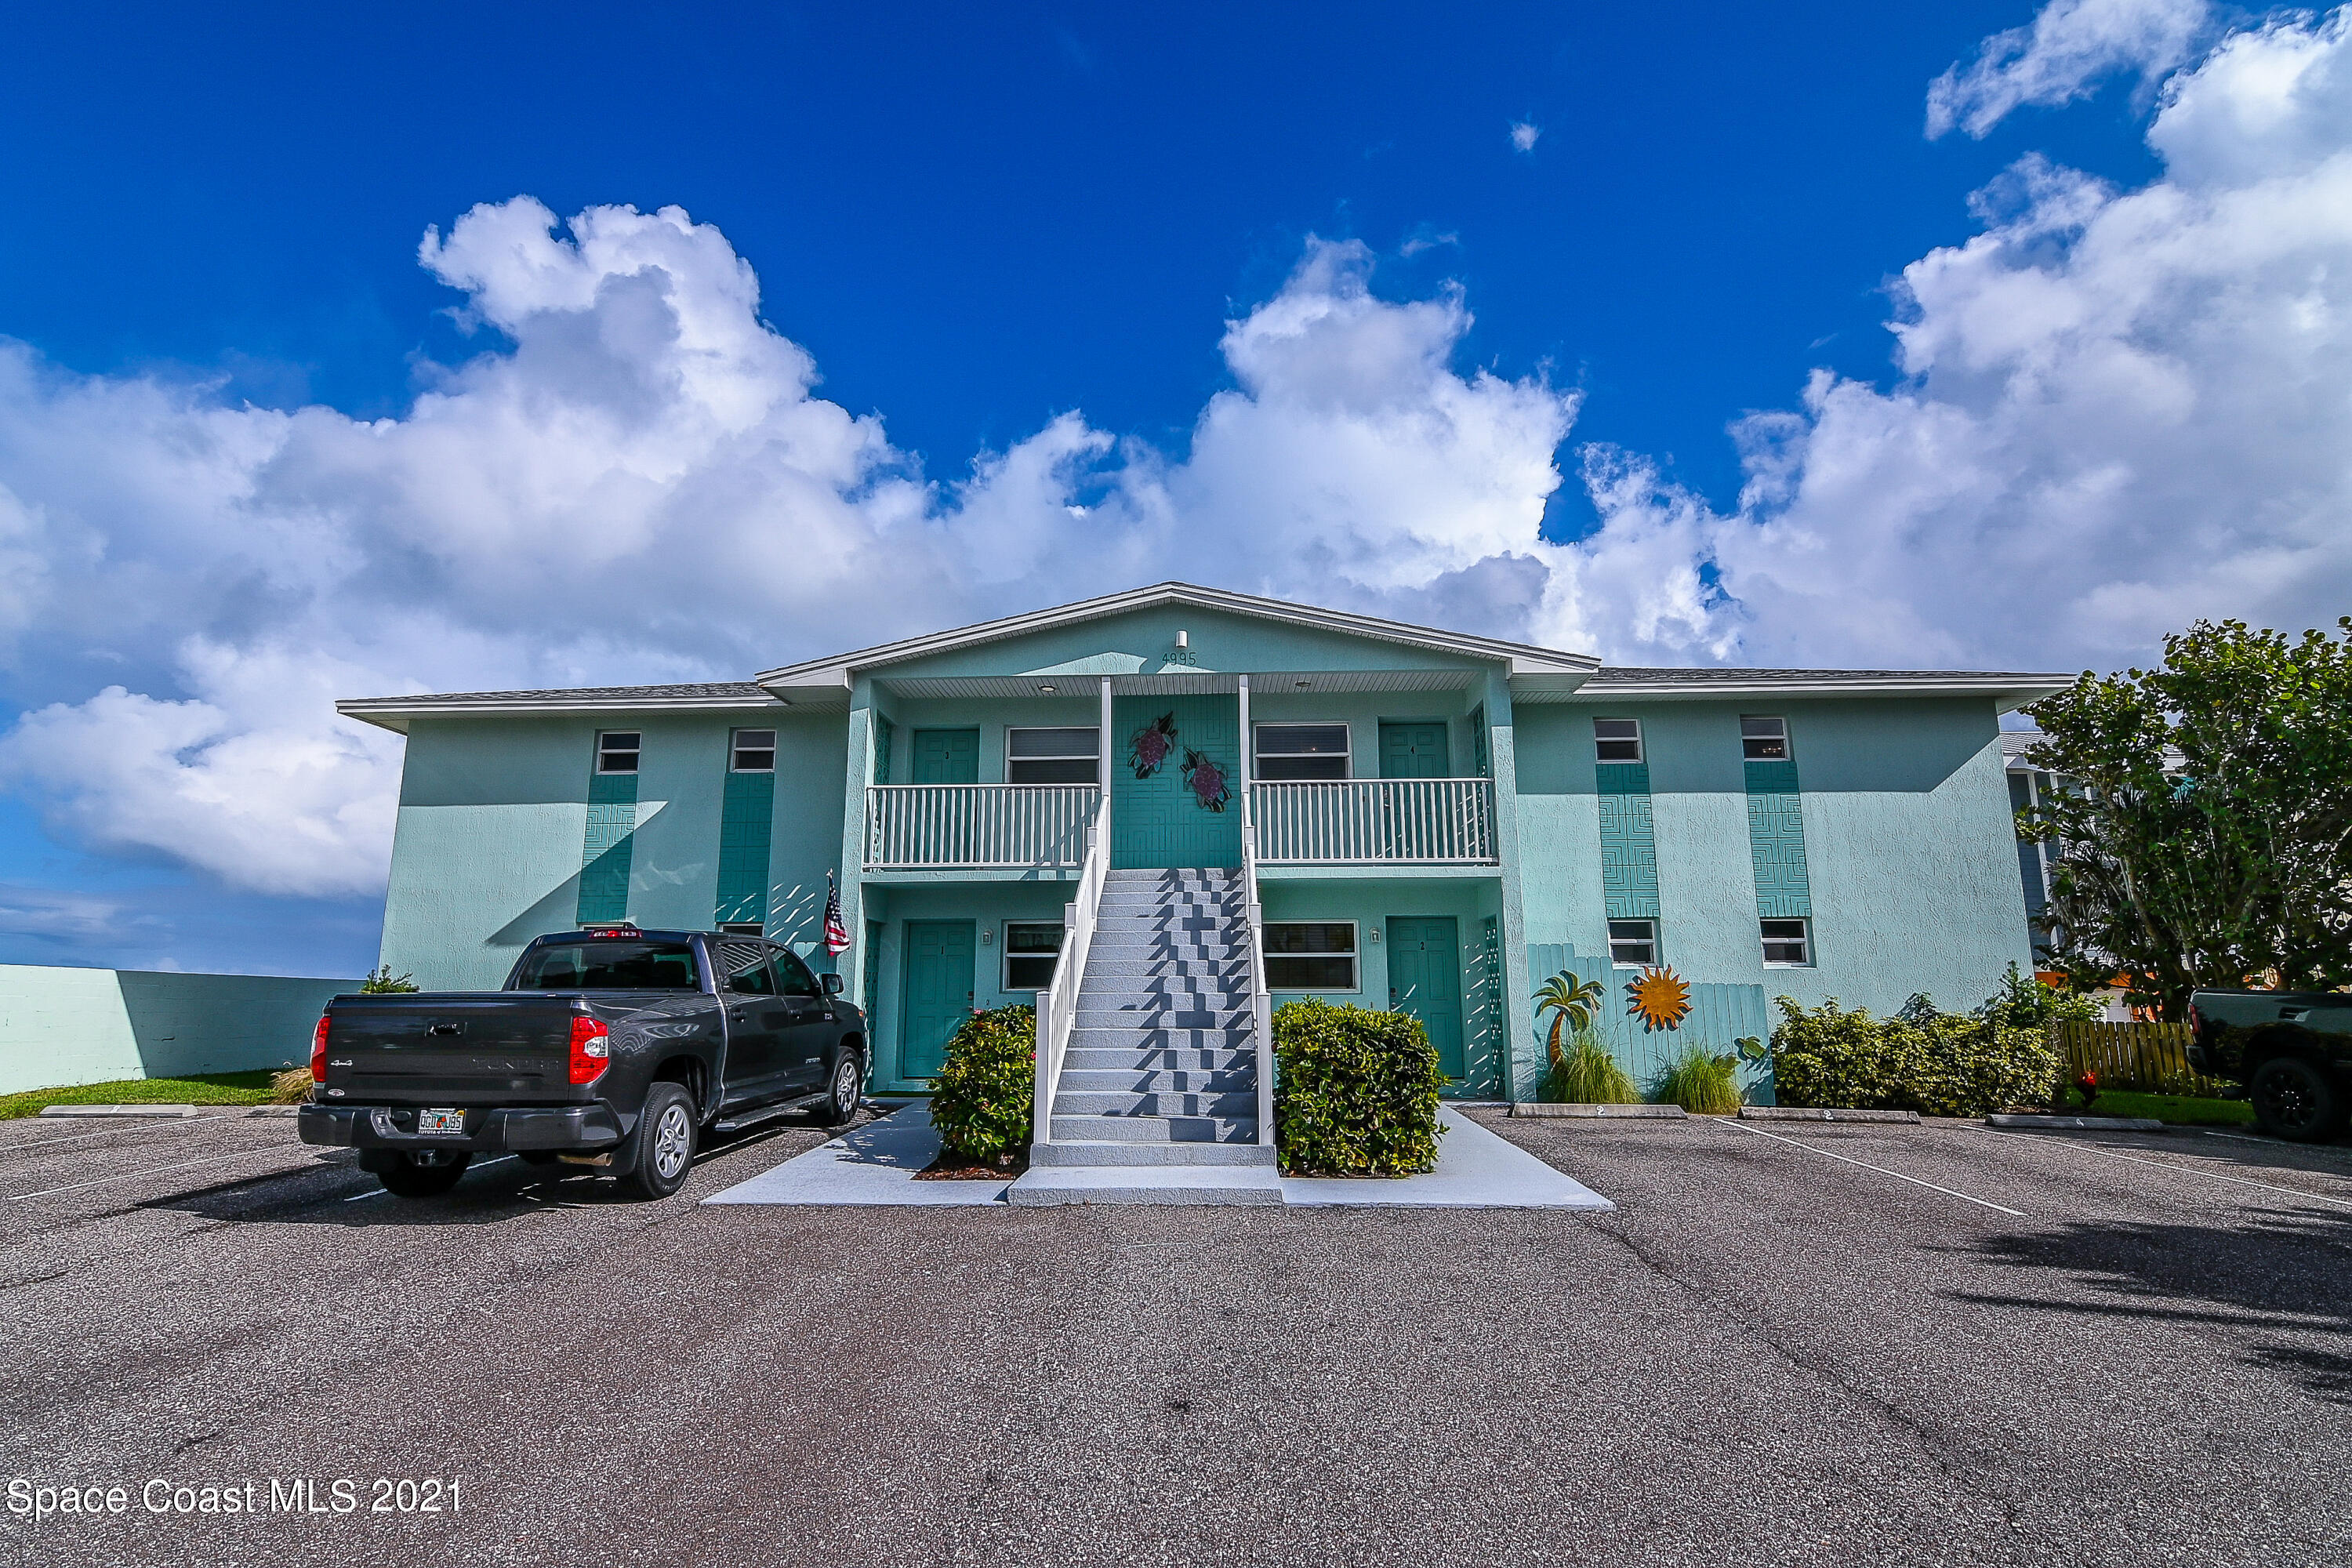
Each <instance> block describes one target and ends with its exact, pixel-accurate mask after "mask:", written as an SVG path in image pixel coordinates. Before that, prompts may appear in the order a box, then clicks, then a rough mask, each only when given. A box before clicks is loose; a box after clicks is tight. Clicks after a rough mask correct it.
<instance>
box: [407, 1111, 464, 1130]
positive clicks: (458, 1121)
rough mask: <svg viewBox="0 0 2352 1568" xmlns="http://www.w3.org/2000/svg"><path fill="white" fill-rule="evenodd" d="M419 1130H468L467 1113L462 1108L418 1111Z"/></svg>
mask: <svg viewBox="0 0 2352 1568" xmlns="http://www.w3.org/2000/svg"><path fill="white" fill-rule="evenodd" d="M416 1130H417V1131H419V1132H458V1133H462V1132H464V1131H466V1113H465V1112H464V1111H462V1110H420V1111H418V1112H417V1113H416Z"/></svg>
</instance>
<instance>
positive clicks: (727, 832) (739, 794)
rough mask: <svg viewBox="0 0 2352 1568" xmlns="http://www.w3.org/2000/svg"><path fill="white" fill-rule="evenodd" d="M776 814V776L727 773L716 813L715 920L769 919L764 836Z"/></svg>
mask: <svg viewBox="0 0 2352 1568" xmlns="http://www.w3.org/2000/svg"><path fill="white" fill-rule="evenodd" d="M775 819H776V775H775V774H773V773H729V774H728V775H727V793H726V797H725V800H724V801H723V803H722V804H721V805H720V807H719V900H718V908H717V910H716V911H715V912H714V913H713V914H712V916H711V923H712V924H714V925H729V924H734V923H738V922H740V923H744V924H749V923H750V922H751V921H759V922H760V923H761V925H765V924H766V923H767V920H768V835H769V830H770V827H771V826H772V824H773V823H774V821H775Z"/></svg>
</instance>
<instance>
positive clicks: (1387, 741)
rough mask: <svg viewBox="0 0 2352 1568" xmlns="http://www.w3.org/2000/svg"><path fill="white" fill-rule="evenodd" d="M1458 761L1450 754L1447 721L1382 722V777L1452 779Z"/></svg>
mask: <svg viewBox="0 0 2352 1568" xmlns="http://www.w3.org/2000/svg"><path fill="white" fill-rule="evenodd" d="M1453 776H1454V762H1453V759H1452V758H1451V757H1449V756H1448V755H1447V754H1446V747H1445V726H1444V725H1443V724H1382V725H1381V777H1382V778H1384V779H1450V778H1452V777H1453Z"/></svg>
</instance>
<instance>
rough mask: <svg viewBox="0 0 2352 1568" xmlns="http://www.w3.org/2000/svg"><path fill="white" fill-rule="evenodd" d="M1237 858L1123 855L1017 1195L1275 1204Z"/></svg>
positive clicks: (1041, 1199) (1277, 1194)
mask: <svg viewBox="0 0 2352 1568" xmlns="http://www.w3.org/2000/svg"><path fill="white" fill-rule="evenodd" d="M1242 898H1243V893H1242V878H1241V873H1239V872H1238V871H1224V870H1215V869H1211V870H1167V871H1113V872H1111V873H1110V875H1109V879H1108V881H1107V882H1106V883H1105V884H1104V887H1103V897H1102V909H1101V914H1100V917H1099V919H1098V921H1097V924H1096V926H1095V935H1094V946H1093V951H1092V952H1090V953H1088V955H1087V968H1086V973H1085V974H1084V975H1083V976H1081V977H1080V980H1079V984H1078V999H1077V1020H1076V1025H1075V1026H1074V1027H1073V1029H1072V1031H1071V1035H1070V1047H1069V1051H1068V1054H1067V1055H1066V1056H1065V1058H1063V1062H1062V1076H1061V1079H1060V1080H1059V1082H1058V1083H1057V1085H1056V1086H1055V1099H1054V1124H1053V1128H1052V1141H1051V1142H1044V1143H1038V1144H1035V1145H1034V1146H1033V1147H1032V1148H1031V1150H1030V1154H1029V1162H1030V1164H1029V1171H1028V1173H1026V1174H1025V1175H1024V1176H1023V1177H1022V1178H1021V1179H1020V1180H1019V1181H1017V1182H1015V1183H1014V1184H1013V1186H1012V1189H1011V1190H1010V1192H1008V1193H1007V1194H1006V1197H1007V1200H1008V1201H1009V1202H1012V1203H1014V1204H1020V1205H1041V1204H1073V1203H1162V1204H1279V1203H1280V1202H1282V1189H1281V1187H1280V1186H1279V1185H1278V1184H1276V1178H1275V1169H1274V1148H1273V1145H1272V1143H1271V1142H1265V1143H1261V1142H1258V1124H1257V1075H1258V1050H1259V1046H1260V1042H1259V1041H1258V1040H1257V1038H1256V1037H1255V1028H1254V1027H1253V1025H1252V1022H1251V1017H1250V994H1249V961H1248V942H1249V928H1248V924H1247V921H1246V919H1245V916H1244V910H1243V909H1242Z"/></svg>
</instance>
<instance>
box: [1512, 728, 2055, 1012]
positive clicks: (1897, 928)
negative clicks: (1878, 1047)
mask: <svg viewBox="0 0 2352 1568" xmlns="http://www.w3.org/2000/svg"><path fill="white" fill-rule="evenodd" d="M1742 713H1771V714H1778V715H1780V716H1782V717H1785V718H1786V719H1787V720H1788V722H1789V733H1790V746H1791V749H1792V752H1793V754H1794V759H1795V762H1796V764H1797V772H1798V773H1799V777H1800V779H1801V794H1800V795H1798V796H1797V797H1796V798H1797V802H1798V809H1799V811H1800V812H1801V820H1802V824H1803V827H1802V846H1803V854H1804V858H1805V868H1804V869H1805V881H1806V884H1807V886H1808V888H1809V902H1810V908H1811V919H1812V922H1813V963H1811V965H1809V966H1806V967H1802V968H1790V967H1781V966H1778V965H1774V966H1768V965H1766V964H1765V963H1764V961H1763V951H1762V946H1761V943H1760V942H1759V936H1758V921H1759V918H1760V914H1759V889H1758V885H1757V880H1756V876H1757V873H1756V865H1757V858H1756V854H1755V851H1754V845H1753V838H1752V832H1751V824H1750V805H1749V795H1748V779H1747V777H1746V772H1745V764H1744V763H1743V761H1742V758H1741V754H1740V745H1739V718H1740V715H1741V714H1742ZM1596 715H1605V716H1608V717H1612V718H1619V717H1629V718H1638V719H1640V720H1641V721H1642V728H1643V743H1644V747H1645V751H1646V753H1647V764H1648V771H1649V775H1650V796H1649V798H1650V806H1651V833H1652V840H1653V843H1654V854H1655V861H1656V879H1657V899H1658V910H1659V916H1658V919H1659V937H1660V942H1661V946H1662V949H1663V952H1662V956H1663V958H1664V962H1665V963H1668V964H1669V965H1671V966H1672V967H1673V968H1674V969H1675V970H1676V971H1677V972H1678V973H1681V974H1682V975H1683V976H1684V978H1685V979H1687V980H1690V981H1692V982H1694V983H1696V984H1742V985H1748V984H1753V985H1759V986H1761V987H1762V989H1763V993H1764V994H1765V995H1766V996H1768V997H1769V996H1772V995H1777V994H1788V995H1790V996H1793V997H1795V998H1797V999H1798V1000H1799V1001H1801V1002H1805V1003H1808V1004H1811V1003H1816V1002H1819V1001H1821V1000H1822V999H1823V998H1825V997H1829V996H1836V997H1839V998H1841V999H1842V1000H1843V1001H1844V1002H1845V1003H1846V1004H1847V1005H1860V1006H1868V1007H1871V1008H1873V1009H1876V1010H1880V1011H1885V1010H1890V1009H1893V1008H1895V1007H1898V1006H1900V1005H1902V1004H1903V1003H1904V1001H1905V1000H1906V998H1908V997H1909V996H1910V995H1911V994H1914V993H1916V992H1926V993H1927V994H1930V995H1932V996H1933V997H1934V998H1935V999H1936V1000H1937V1002H1938V1003H1940V1004H1942V1005H1945V1006H1948V1007H1960V1006H1967V1005H1974V1004H1975V1003H1977V1002H1979V1001H1980V1000H1982V999H1983V998H1984V997H1985V996H1986V995H1988V994H1990V992H1991V990H1992V988H1993V985H1994V984H1995V983H1996V982H1997V981H1998V980H1999V979H2000V974H2001V972H2002V970H2003V969H2004V968H2005V967H2006V966H2007V965H2008V963H2010V962H2011V960H2012V959H2014V960H2016V961H2018V962H2019V963H2030V962H2031V955H2030V954H2029V952H2028V951H2027V946H2026V942H2025V940H2024V937H2023V936H2022V934H2021V932H2022V929H2023V927H2022V921H2023V900H2022V896H2021V893H2020V891H2019V888H2018V879H2017V875H2016V872H2015V870H2014V869H2013V867H2014V862H2015V848H2014V838H2015V834H2014V830H2013V829H2012V827H2011V820H2010V812H2009V796H2008V786H2007V784H2006V782H2005V780H2004V777H2003V775H2002V772H2001V765H2000V750H1999V745H1998V742H1997V734H1998V724H1997V721H1996V717H1995V714H1994V711H1993V706H1992V703H1991V702H1990V700H1983V699H1957V698H1955V699H1894V698H1886V699H1865V700H1802V701H1799V700H1761V699H1753V698H1751V699H1745V700H1733V701H1720V702H1717V701H1686V702H1650V703H1642V702H1626V701H1618V700H1606V701H1602V700H1592V701H1589V702H1586V701H1580V702H1575V703H1553V704H1546V705H1542V706H1523V707H1521V708H1520V709H1519V710H1518V713H1517V776H1518V788H1519V798H1518V810H1519V823H1520V838H1521V860H1520V864H1519V867H1518V872H1519V881H1520V885H1521V887H1522V889H1523V897H1524V899H1525V909H1526V913H1527V924H1528V941H1529V942H1538V943H1551V944H1559V945H1562V946H1565V947H1567V948H1570V949H1572V950H1573V951H1575V952H1580V953H1588V954H1591V953H1605V952H1608V945H1607V932H1606V927H1605V923H1604V921H1605V915H1604V900H1603V894H1602V868H1601V802H1600V796H1599V795H1598V794H1597V788H1598V785H1597V784H1596V768H1597V767H1598V766H1599V765H1600V764H1597V763H1595V761H1594V758H1593V747H1592V720H1593V718H1594V717H1595V716H1596ZM1765 893H1766V894H1767V895H1775V894H1776V889H1765ZM1774 907H1775V908H1776V909H1777V908H1778V906H1777V905H1775V906H1774Z"/></svg>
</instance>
